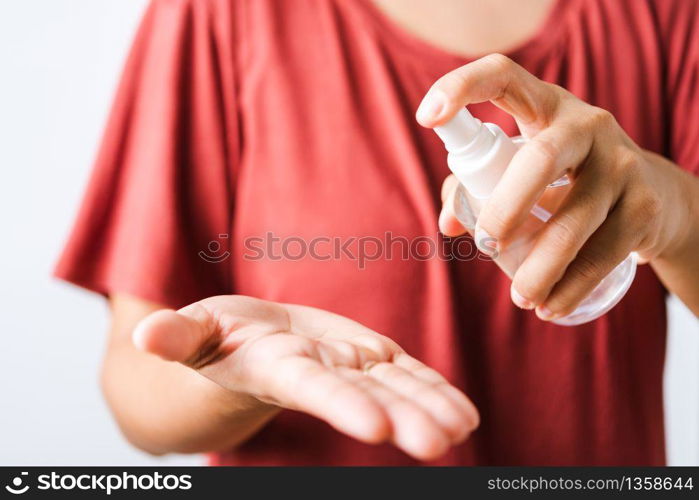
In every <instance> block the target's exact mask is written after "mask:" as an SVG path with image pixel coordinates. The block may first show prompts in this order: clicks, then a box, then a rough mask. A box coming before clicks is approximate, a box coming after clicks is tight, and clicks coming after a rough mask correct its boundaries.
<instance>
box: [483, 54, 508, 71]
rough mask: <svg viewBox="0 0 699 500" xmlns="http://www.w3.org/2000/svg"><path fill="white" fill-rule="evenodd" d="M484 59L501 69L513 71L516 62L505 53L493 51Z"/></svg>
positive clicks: (485, 61)
mask: <svg viewBox="0 0 699 500" xmlns="http://www.w3.org/2000/svg"><path fill="white" fill-rule="evenodd" d="M482 61H483V62H484V63H486V64H492V65H493V66H495V67H496V68H497V69H498V70H499V71H503V72H505V71H511V70H512V69H514V67H515V65H516V63H515V62H514V61H513V60H512V59H510V58H509V57H507V56H506V55H504V54H500V53H497V52H495V53H492V54H488V55H487V56H485V57H484V58H483V59H482Z"/></svg>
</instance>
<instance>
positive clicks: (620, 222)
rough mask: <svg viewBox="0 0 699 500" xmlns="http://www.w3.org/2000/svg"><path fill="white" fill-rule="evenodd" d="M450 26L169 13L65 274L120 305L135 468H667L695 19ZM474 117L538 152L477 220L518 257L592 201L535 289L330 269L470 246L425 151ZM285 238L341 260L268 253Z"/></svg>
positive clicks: (435, 152)
mask: <svg viewBox="0 0 699 500" xmlns="http://www.w3.org/2000/svg"><path fill="white" fill-rule="evenodd" d="M437 6H438V8H437V7H436V6H435V2H426V1H422V0H303V1H302V0H298V1H294V2H288V1H285V0H277V1H273V0H247V1H246V0H154V1H153V2H152V3H151V5H150V7H149V9H148V11H147V13H146V15H145V19H144V21H143V23H142V26H141V29H140V31H139V32H138V35H137V36H136V40H135V42H134V46H133V49H132V53H131V56H130V58H129V60H128V63H127V65H126V69H125V73H124V76H123V79H122V83H121V86H120V89H119V92H118V95H117V98H116V103H115V106H114V109H113V111H112V115H111V119H110V121H109V124H108V128H107V132H106V135H105V139H104V143H103V146H102V148H101V152H100V155H99V157H98V160H97V165H96V168H95V172H94V175H93V177H92V180H91V183H90V186H89V188H88V191H87V195H86V198H85V201H84V204H83V208H82V210H81V212H80V215H79V217H78V221H77V224H76V227H75V229H74V232H73V234H72V236H71V238H70V240H69V242H68V245H67V248H66V250H65V252H64V254H63V257H62V259H61V261H60V263H59V265H58V269H57V275H58V276H60V277H62V278H64V279H66V280H69V281H72V282H74V283H77V284H79V285H81V286H84V287H87V288H89V289H92V290H95V291H98V292H101V293H103V294H105V295H108V297H109V301H110V304H111V310H112V318H113V319H112V326H111V329H110V335H109V342H108V348H107V352H106V355H105V359H104V369H103V374H102V381H103V387H104V392H105V395H106V397H107V400H108V402H109V404H110V406H111V408H112V411H113V412H114V415H115V417H116V419H117V421H118V422H119V425H120V426H121V428H122V430H123V432H124V433H125V435H126V437H127V438H128V439H129V440H130V441H131V442H132V443H134V444H135V445H136V446H138V447H140V448H142V449H144V450H146V451H149V452H151V453H155V454H161V453H168V452H183V453H194V452H208V453H210V457H211V460H210V461H211V463H213V464H255V465H260V464H295V465H298V464H324V465H332V464H367V465H401V464H414V463H416V461H431V463H435V464H452V465H460V464H497V465H507V464H514V465H516V464H539V465H549V464H564V465H579V464H582V465H592V464H597V465H610V464H635V465H641V464H646V465H657V464H662V463H664V442H663V416H662V389H661V387H662V384H661V382H662V370H663V357H664V345H665V329H666V318H665V305H664V299H665V295H666V290H670V291H671V292H673V293H675V294H677V295H678V296H679V297H680V298H681V299H682V300H683V301H684V302H685V303H686V304H687V305H688V306H689V307H690V308H691V309H692V310H693V311H694V312H695V313H699V280H697V279H696V276H697V275H698V273H699V257H698V256H697V252H696V250H695V249H696V245H697V243H698V242H699V208H698V207H699V182H698V181H697V179H696V178H695V177H694V176H693V175H692V174H696V173H697V169H698V168H699V113H698V112H697V111H698V110H699V92H698V91H697V89H696V83H697V81H698V78H699V39H698V37H699V34H698V33H697V30H698V28H699V5H698V3H697V2H696V1H684V0H662V1H661V0H646V1H640V2H639V1H635V0H557V1H556V0H537V1H532V2H518V1H514V0H498V1H495V0H493V1H491V2H479V1H475V0H441V1H440V2H439V3H438V4H437ZM495 52H501V53H504V54H506V56H503V55H497V54H496V55H488V56H486V57H480V56H482V55H484V54H491V53H495ZM435 82H436V83H435ZM553 83H556V84H558V85H560V87H559V86H555V85H553ZM428 89H429V91H428V92H427V93H426V91H427V90H428ZM564 89H566V90H564ZM423 97H424V99H423ZM488 101H490V102H488ZM475 103H478V104H475ZM418 104H419V108H418ZM470 104H474V105H473V106H470V109H471V110H472V111H473V112H474V113H475V114H476V115H477V116H478V117H479V118H481V119H482V120H483V121H489V122H495V123H498V124H499V125H501V126H502V127H503V128H504V129H505V130H506V131H507V132H508V133H509V134H510V135H514V134H516V133H518V132H517V127H516V123H517V124H518V125H519V127H520V129H521V131H522V132H523V133H525V134H526V135H527V136H529V137H530V139H531V140H530V141H529V143H528V144H527V145H526V146H524V147H523V148H522V149H521V150H520V152H519V153H518V154H517V156H516V157H515V159H513V161H512V163H511V165H510V167H509V168H508V171H507V174H506V175H505V177H504V178H503V179H502V180H501V182H500V184H499V185H498V187H497V189H496V191H495V193H494V194H493V197H492V198H491V199H490V201H489V202H488V205H487V206H486V207H485V208H484V211H483V213H482V214H481V217H480V219H479V221H478V230H479V231H480V233H481V234H485V235H488V236H489V237H490V238H492V239H493V241H495V244H496V245H500V246H506V243H507V235H508V234H511V232H512V231H513V230H514V229H515V228H516V227H517V225H518V224H519V223H520V222H521V219H522V217H523V216H522V214H526V213H527V212H528V210H529V208H530V207H531V206H532V204H533V203H534V202H535V201H536V199H537V197H538V195H539V193H540V192H541V190H542V189H543V187H544V186H546V185H547V184H548V183H549V182H551V181H552V180H554V179H556V178H558V177H560V176H561V175H563V173H566V172H567V173H568V174H569V175H570V176H571V177H572V178H573V179H574V187H573V189H572V190H571V193H570V195H569V196H568V198H567V200H566V202H565V204H564V206H563V207H562V208H561V209H560V211H559V212H558V213H557V214H556V216H555V217H554V218H553V219H552V220H551V221H550V223H549V224H548V225H547V227H546V229H545V230H544V231H543V232H542V233H541V235H540V236H539V238H538V240H537V243H536V245H535V247H534V248H533V249H532V251H531V253H530V254H529V256H528V257H527V259H526V261H525V262H524V263H523V265H522V267H521V268H520V269H519V271H518V272H517V274H516V275H515V276H514V280H513V282H510V280H509V279H508V278H507V277H506V276H505V275H504V274H503V273H502V272H501V271H500V270H499V269H498V268H497V266H495V265H494V264H493V263H492V262H489V261H487V260H485V259H483V258H475V259H467V260H465V261H464V260H456V259H451V260H449V259H442V258H416V257H415V256H414V255H413V257H412V258H409V259H402V258H398V257H396V255H393V256H392V257H391V258H389V257H388V256H387V252H386V249H384V253H382V256H381V257H380V258H372V259H370V261H367V262H364V264H366V265H361V266H360V265H358V262H357V258H358V257H357V256H356V255H351V252H339V253H338V252H335V251H334V250H336V248H335V245H336V244H337V245H338V248H340V249H342V248H343V247H342V245H346V242H347V241H350V242H353V240H352V239H353V238H367V237H371V238H374V239H373V240H372V241H377V240H382V241H383V240H384V237H385V235H386V234H387V233H389V232H390V233H391V234H392V235H395V236H400V237H402V238H405V239H406V240H407V241H415V240H416V239H419V238H423V239H424V238H425V237H426V236H431V237H432V238H434V237H435V236H434V235H435V232H436V229H437V228H436V226H437V220H439V228H440V230H441V231H442V233H444V234H446V235H450V236H456V235H459V234H461V233H463V231H464V230H463V228H462V227H461V226H460V225H459V223H458V222H457V221H456V219H455V218H454V216H453V209H452V206H451V204H452V202H451V201H450V200H451V199H452V198H453V197H452V195H451V193H452V192H453V189H454V181H453V180H452V178H451V177H447V174H448V171H447V168H446V162H445V151H444V149H443V147H442V146H441V143H440V142H439V140H438V138H437V137H436V136H435V134H434V133H433V132H432V131H431V130H429V128H431V127H434V126H436V125H439V124H442V123H444V122H446V121H447V120H448V119H449V118H450V117H451V116H453V115H454V113H455V112H456V111H457V110H458V109H459V108H460V107H462V106H464V105H470ZM493 104H494V105H495V106H493ZM416 108H418V111H417V121H418V122H419V124H418V123H416V121H415V119H414V117H413V113H414V110H415V109H416ZM513 118H514V119H513ZM515 120H516V123H515ZM420 125H422V127H421V126H420ZM445 178H446V181H445V180H444V179H445ZM443 182H444V185H443V187H442V189H441V192H442V199H444V200H447V202H446V203H445V206H444V207H443V208H441V209H440V201H439V199H440V196H439V193H440V185H442V183H443ZM440 211H441V215H440ZM275 238H276V240H275ZM289 238H295V240H294V241H296V242H297V243H298V242H299V241H300V242H308V241H311V240H313V239H316V241H321V242H322V243H324V244H325V245H326V246H325V247H324V248H325V253H323V254H322V255H321V254H320V253H311V254H310V255H309V254H304V255H299V253H298V252H297V251H295V250H294V251H291V250H290V249H289V248H287V254H286V255H282V256H281V258H280V256H277V255H272V253H273V252H272V250H274V249H275V247H274V245H275V241H279V240H280V239H282V240H285V241H286V240H288V239H289ZM260 242H262V243H260ZM329 242H330V243H329ZM338 242H339V243H338ZM253 243H255V245H253ZM439 243H440V244H441V243H444V242H442V241H441V240H440V241H439ZM392 244H393V243H391V245H392ZM445 244H446V245H447V246H448V244H449V242H448V241H447V242H446V243H445ZM260 245H261V246H260ZM260 248H263V250H264V251H262V252H259V251H255V252H251V251H250V250H251V249H257V250H259V249H260ZM485 250H487V249H485ZM631 251H637V252H638V253H639V255H640V256H641V258H642V259H643V260H644V261H646V262H648V263H649V265H645V266H641V267H640V268H639V270H638V274H637V276H636V279H635V281H634V283H633V285H632V287H631V289H630V291H629V292H628V294H627V295H626V297H625V298H624V299H623V300H622V301H621V302H620V304H619V305H618V306H617V307H615V308H614V309H613V310H612V311H611V312H609V313H608V314H607V315H605V316H603V317H602V318H600V319H598V320H596V321H594V322H592V323H589V324H585V325H581V326H578V327H572V328H571V327H563V326H557V325H556V324H554V323H552V322H550V320H551V319H555V318H556V317H558V316H561V315H564V314H567V313H569V312H570V311H572V310H573V309H574V308H575V306H576V304H577V303H579V302H580V300H581V299H582V298H584V297H585V295H586V294H587V293H588V292H589V291H590V290H592V288H593V287H594V286H595V285H596V284H597V283H598V282H599V281H600V280H601V279H602V278H603V277H604V276H605V275H606V274H607V273H608V272H609V271H610V270H611V269H612V268H613V267H614V266H615V265H616V264H617V263H619V262H620V261H622V260H623V259H624V258H625V257H626V256H627V255H628V254H629V253H630V252H631ZM397 252H398V250H394V253H397ZM290 253H293V254H294V255H293V256H290V255H288V254H290ZM367 260H369V259H367ZM290 304H298V305H290ZM183 306H186V307H184V308H183V309H180V310H179V311H177V312H175V311H173V310H172V309H168V308H182V307H183ZM517 306H518V307H517ZM531 309H534V310H535V311H534V312H532V311H531ZM355 321H356V322H358V323H355ZM137 325H138V326H137ZM134 329H135V331H134ZM132 332H133V342H132ZM154 355H156V356H154ZM418 359H419V360H420V361H417V360H418ZM428 367H429V368H428ZM440 373H441V374H442V375H443V376H444V377H445V378H443V376H442V375H440ZM202 375H203V376H202ZM447 380H448V382H447ZM464 393H465V394H468V397H469V398H470V399H467V398H466V396H464ZM471 401H472V402H473V403H471ZM475 407H477V408H478V412H479V413H480V416H479V414H478V413H477V411H476V409H475ZM288 410H293V411H288ZM479 420H480V427H479V428H478V429H477V430H475V429H476V427H477V426H478V424H479ZM328 424H329V425H328ZM474 430H475V432H474Z"/></svg>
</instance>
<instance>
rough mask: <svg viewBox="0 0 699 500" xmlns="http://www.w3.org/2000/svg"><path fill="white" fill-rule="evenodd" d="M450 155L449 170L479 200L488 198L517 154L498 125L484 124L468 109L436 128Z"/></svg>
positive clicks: (510, 141) (448, 159) (513, 145)
mask: <svg viewBox="0 0 699 500" xmlns="http://www.w3.org/2000/svg"><path fill="white" fill-rule="evenodd" d="M434 131H435V132H436V133H437V135H438V136H439V138H440V139H441V140H442V142H444V147H445V148H446V149H447V151H448V152H449V156H448V157H447V163H448V165H449V169H450V170H451V171H452V172H453V173H454V175H455V176H456V178H457V179H458V180H459V182H461V184H463V185H464V187H465V188H466V189H467V190H468V192H469V193H470V194H471V195H472V196H474V197H476V198H488V197H489V196H490V194H491V193H492V192H493V189H494V188H495V186H496V184H497V183H498V181H499V180H500V177H502V174H503V173H504V172H505V169H507V166H508V165H509V163H510V160H511V159H512V157H513V156H514V154H515V153H516V152H517V146H516V145H515V143H514V142H512V139H510V138H509V137H508V136H507V135H506V134H505V133H504V132H503V131H502V130H501V129H500V127H498V126H497V125H495V124H493V123H482V122H481V121H480V120H478V119H476V118H474V117H473V116H472V115H471V113H469V112H468V110H467V109H466V108H462V109H461V110H459V111H458V112H457V113H456V115H454V117H453V118H452V119H451V120H449V121H448V122H447V123H445V124H444V125H440V126H438V127H435V128H434Z"/></svg>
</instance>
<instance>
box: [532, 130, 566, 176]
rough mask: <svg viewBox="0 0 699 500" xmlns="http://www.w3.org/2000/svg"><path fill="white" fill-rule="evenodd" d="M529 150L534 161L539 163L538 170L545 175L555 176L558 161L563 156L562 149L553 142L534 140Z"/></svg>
mask: <svg viewBox="0 0 699 500" xmlns="http://www.w3.org/2000/svg"><path fill="white" fill-rule="evenodd" d="M527 149H528V151H529V154H530V155H531V156H532V157H533V158H534V161H536V162H537V163H538V168H539V169H541V170H542V171H543V173H544V174H551V175H553V173H554V170H555V168H556V160H557V158H558V157H559V155H560V154H561V151H560V148H559V147H558V146H557V145H556V144H554V143H553V142H552V141H549V140H545V139H537V138H534V139H532V140H531V141H530V142H529V143H528V144H527Z"/></svg>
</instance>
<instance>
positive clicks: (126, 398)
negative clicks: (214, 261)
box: [102, 297, 277, 454]
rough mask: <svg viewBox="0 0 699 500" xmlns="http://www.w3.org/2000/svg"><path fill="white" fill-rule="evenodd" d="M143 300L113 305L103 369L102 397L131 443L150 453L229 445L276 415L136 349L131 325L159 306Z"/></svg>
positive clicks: (247, 398)
mask: <svg viewBox="0 0 699 500" xmlns="http://www.w3.org/2000/svg"><path fill="white" fill-rule="evenodd" d="M141 304H142V303H140V304H139V303H134V302H132V299H129V298H123V297H122V298H119V299H118V300H117V303H116V304H114V303H113V308H115V309H118V310H115V315H114V317H115V318H118V319H117V321H116V322H115V324H114V325H113V328H112V332H111V334H110V339H109V343H108V348H107V352H106V355H105V358H104V363H103V368H102V388H103V391H104V395H105V397H106V399H107V402H108V404H109V406H110V408H111V410H112V412H113V413H114V416H115V418H116V420H117V423H118V424H119V426H120V428H121V429H122V432H123V433H124V434H125V436H126V437H127V439H129V441H131V442H132V443H133V444H134V445H136V446H137V447H139V448H141V449H143V450H144V451H147V452H149V453H153V454H165V453H199V452H208V451H215V450H221V449H230V448H231V447H234V446H236V445H237V444H239V443H241V442H243V441H245V440H246V439H247V438H249V437H250V436H251V435H252V434H254V433H255V432H256V431H257V430H258V429H259V428H260V427H262V426H263V425H264V424H265V423H266V422H268V421H269V419H271V418H272V417H273V416H274V415H275V414H276V412H277V410H276V409H275V407H273V406H270V405H266V404H263V403H261V402H259V401H258V400H257V399H255V398H253V397H251V396H248V395H246V394H241V393H235V392H232V391H229V390H227V389H224V388H222V387H221V386H219V385H217V384H216V383H214V382H212V381H210V380H209V379H207V378H205V377H203V376H202V375H200V374H199V373H197V372H195V371H194V370H192V369H190V368H187V367H185V366H183V365H181V364H179V363H174V362H169V361H163V360H161V359H159V358H157V357H155V356H153V355H150V354H146V353H143V352H141V351H139V350H138V349H136V347H135V346H134V345H133V344H132V342H131V331H132V330H133V327H134V326H135V325H136V323H137V322H138V321H139V320H140V319H141V318H142V317H143V316H145V315H147V314H148V313H149V312H151V311H152V310H155V309H157V306H153V307H148V308H147V309H146V308H144V307H143V305H141Z"/></svg>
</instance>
